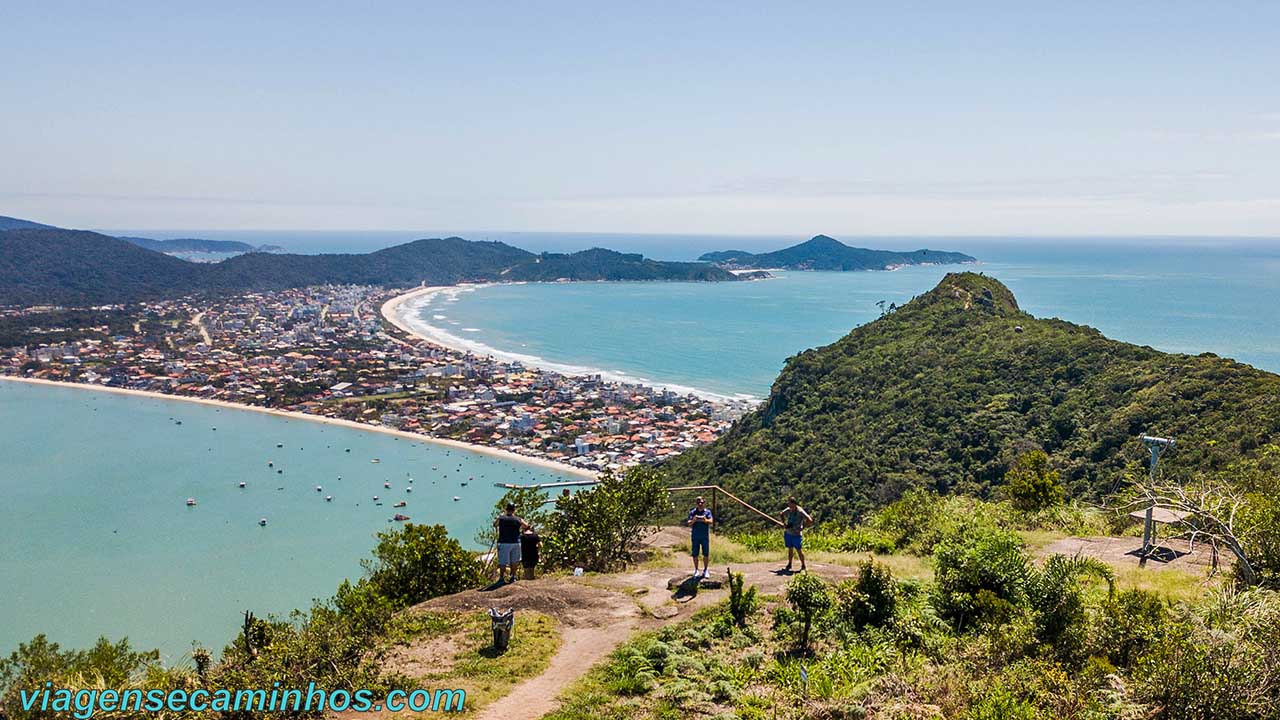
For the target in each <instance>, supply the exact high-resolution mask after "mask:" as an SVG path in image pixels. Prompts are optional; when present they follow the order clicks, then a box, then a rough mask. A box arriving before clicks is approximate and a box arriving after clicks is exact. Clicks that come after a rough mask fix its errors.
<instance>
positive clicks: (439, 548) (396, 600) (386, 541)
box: [361, 523, 485, 609]
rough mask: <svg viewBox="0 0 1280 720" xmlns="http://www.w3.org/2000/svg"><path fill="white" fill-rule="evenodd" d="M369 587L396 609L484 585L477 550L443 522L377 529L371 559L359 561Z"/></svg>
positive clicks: (482, 570) (482, 571) (482, 569)
mask: <svg viewBox="0 0 1280 720" xmlns="http://www.w3.org/2000/svg"><path fill="white" fill-rule="evenodd" d="M361 565H362V566H363V567H364V569H365V571H366V572H367V573H368V582H369V586H370V590H371V591H372V592H373V593H376V594H377V595H378V596H381V597H382V598H385V599H386V600H387V601H388V602H390V603H391V604H392V606H393V607H395V608H396V609H399V608H403V607H408V606H410V605H416V604H417V603H420V602H423V601H424V600H429V599H431V598H433V597H438V596H440V595H449V594H452V593H456V592H461V591H463V590H467V589H470V588H473V587H477V586H479V585H482V584H484V581H485V577H484V568H483V567H482V566H481V564H480V561H479V560H477V559H476V557H475V554H474V553H472V552H470V551H468V550H466V549H464V548H463V547H462V546H461V545H460V544H458V541H457V540H454V539H453V538H451V537H449V533H448V531H447V530H445V527H444V526H443V525H415V524H413V523H407V524H405V525H403V526H401V527H400V528H399V529H396V530H387V531H384V532H380V533H378V545H377V547H375V548H374V550H373V559H372V560H365V561H363V562H362V563H361Z"/></svg>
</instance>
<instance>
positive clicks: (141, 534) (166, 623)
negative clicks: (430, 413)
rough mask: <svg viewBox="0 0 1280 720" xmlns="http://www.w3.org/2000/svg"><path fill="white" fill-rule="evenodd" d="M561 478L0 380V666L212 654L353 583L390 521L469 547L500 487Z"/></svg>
mask: <svg viewBox="0 0 1280 720" xmlns="http://www.w3.org/2000/svg"><path fill="white" fill-rule="evenodd" d="M179 422H181V424H178V423H179ZM215 428H216V429H215ZM277 444H279V445H282V446H283V447H277ZM348 449H350V452H347V450H348ZM374 458H378V459H379V460H380V462H379V463H377V464H375V463H371V462H370V460H372V459H374ZM268 462H270V463H272V464H273V465H274V467H270V466H268ZM277 471H283V472H277ZM410 479H412V480H413V482H412V483H410ZM565 479H575V478H574V477H573V476H569V475H567V474H562V473H559V472H556V471H552V470H544V469H542V468H539V467H536V466H533V465H529V464H526V463H519V462H513V461H508V460H504V459H498V458H494V457H490V456H487V455H482V454H478V453H474V452H470V451H466V450H457V449H453V448H449V447H444V446H440V445H433V444H429V443H425V442H417V441H414V440H408V439H401V438H398V437H395V436H391V435H386V434H382V433H375V432H365V431H361V430H356V429H348V428H344V427H339V426H335V425H328V424H323V423H318V422H312V421H307V420H294V419H286V418H281V417H276V416H272V415H267V414H264V413H261V412H253V411H247V410H231V409H220V408H214V407H210V406H205V405H199V404H195V403H190V402H182V401H178V400H163V399H151V398H146V397H135V396H122V395H118V394H112V393H105V392H99V391H93V390H88V389H81V388H60V387H48V386H37V385H28V384H23V383H13V382H0V496H3V497H4V502H3V503H0V548H4V551H3V553H0V578H3V588H4V589H3V591H0V618H3V619H4V620H3V622H0V656H6V657H7V656H8V653H9V652H10V651H11V650H14V649H16V648H17V646H18V643H20V642H25V641H27V640H30V639H31V638H32V637H33V636H35V635H36V634H37V633H46V634H47V635H48V636H49V638H50V639H51V640H53V641H54V642H58V643H60V644H61V645H63V647H85V646H88V645H90V644H92V643H93V642H94V640H96V639H97V638H98V636H99V635H105V636H107V637H108V638H111V639H113V640H115V639H118V638H120V637H123V636H126V635H127V636H128V637H129V638H130V640H131V641H132V642H133V644H134V646H135V647H140V648H153V647H158V648H160V649H161V650H162V652H163V653H164V655H165V657H166V659H169V660H175V659H180V658H181V657H182V656H183V655H184V654H186V653H189V652H190V651H191V642H192V641H193V640H198V641H199V642H201V643H202V644H204V645H205V646H206V647H208V648H209V649H210V650H212V651H213V652H214V653H215V654H216V653H219V652H221V650H222V648H223V647H224V646H225V645H226V643H227V642H228V641H230V640H231V638H232V637H233V636H234V634H235V632H236V629H237V628H238V627H239V622H240V618H241V613H243V612H244V611H245V610H252V611H253V612H254V613H255V614H257V615H258V616H260V617H265V616H267V615H272V614H274V615H278V616H285V615H287V614H288V613H289V612H290V611H291V610H293V609H295V608H306V607H309V606H310V604H311V601H312V599H313V598H327V597H329V596H331V595H332V594H333V592H334V591H335V590H336V589H337V587H338V584H339V583H340V582H341V581H342V580H343V579H346V578H357V577H359V576H360V575H361V573H362V570H361V567H360V561H361V560H362V559H364V558H367V557H370V551H371V550H372V549H373V546H374V545H375V543H376V540H375V537H374V535H375V533H377V532H378V531H381V530H386V529H389V528H392V527H398V526H399V525H398V524H397V523H393V522H391V521H390V518H391V517H392V515H394V514H395V513H397V512H400V513H404V514H407V515H409V516H410V517H411V518H412V521H413V522H416V523H423V522H425V523H444V524H445V525H446V526H447V527H448V529H449V532H450V534H451V535H452V536H453V537H455V538H457V539H458V540H460V541H461V542H462V543H463V544H465V545H466V546H468V547H475V542H474V538H475V534H476V531H477V530H478V529H479V528H481V527H482V526H484V525H487V524H488V522H490V520H491V509H492V507H493V504H494V503H495V502H496V501H497V500H498V498H499V497H500V496H501V495H502V492H503V491H502V490H501V489H499V488H495V487H494V486H493V483H494V482H519V483H533V482H554V481H556V480H565ZM240 482H244V483H245V485H246V487H245V488H244V489H241V488H239V486H238V485H239V483H240ZM462 482H467V486H466V487H463V486H462V485H461V483H462ZM384 483H390V485H391V487H390V488H386V487H384ZM317 486H319V487H320V488H321V490H319V491H317V490H316V487H317ZM410 487H412V488H413V490H412V492H406V490H407V489H408V488H410ZM374 495H377V496H379V497H380V498H381V500H380V502H382V505H381V506H379V505H377V504H375V502H374V500H373V496H374ZM326 496H331V497H332V498H333V500H332V501H330V502H326V501H325V497H326ZM454 496H458V497H459V500H458V501H457V502H455V501H453V500H452V498H453V497H454ZM188 497H190V498H194V499H195V500H196V502H197V505H196V506H195V507H187V506H186V504H185V503H186V499H187V498H188ZM401 500H404V501H406V502H407V503H408V505H407V506H406V507H405V508H403V509H395V508H392V504H393V503H395V502H398V501H401ZM264 517H265V518H267V525H266V527H260V526H259V525H258V520H259V519H260V518H264Z"/></svg>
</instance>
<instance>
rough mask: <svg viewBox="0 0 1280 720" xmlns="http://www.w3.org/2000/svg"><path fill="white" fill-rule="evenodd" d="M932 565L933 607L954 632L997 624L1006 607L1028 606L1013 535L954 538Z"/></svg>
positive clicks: (1022, 561) (990, 532)
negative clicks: (992, 621)
mask: <svg viewBox="0 0 1280 720" xmlns="http://www.w3.org/2000/svg"><path fill="white" fill-rule="evenodd" d="M933 561H934V566H935V579H934V582H935V584H934V590H933V596H932V599H931V600H932V603H933V606H934V608H935V609H936V610H937V611H938V614H939V615H941V616H942V617H943V618H946V619H947V620H950V621H951V622H952V623H953V624H954V625H955V626H956V628H957V629H964V628H966V627H969V626H971V625H973V624H980V623H983V622H987V621H989V620H998V619H999V617H1000V616H1001V615H1002V614H1004V613H1005V612H1006V610H1007V608H1005V605H1008V606H1020V605H1023V604H1024V603H1025V601H1026V597H1027V581H1028V575H1029V567H1028V562H1027V556H1026V554H1025V553H1024V552H1023V551H1022V541H1021V540H1020V539H1019V538H1018V536H1017V535H1015V534H1014V533H1012V532H1009V531H1006V530H995V529H987V530H985V531H982V532H979V533H977V534H974V535H970V536H967V537H964V536H956V537H952V538H950V539H949V540H947V541H945V542H943V543H941V544H939V545H938V547H937V548H936V549H935V550H934V553H933Z"/></svg>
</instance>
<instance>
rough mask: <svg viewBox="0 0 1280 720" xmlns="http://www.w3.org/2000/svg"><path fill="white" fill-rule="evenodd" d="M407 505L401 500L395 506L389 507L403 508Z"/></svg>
mask: <svg viewBox="0 0 1280 720" xmlns="http://www.w3.org/2000/svg"><path fill="white" fill-rule="evenodd" d="M408 504H409V503H407V502H405V501H403V500H401V501H400V502H398V503H396V504H395V505H392V506H391V507H404V506H405V505H408Z"/></svg>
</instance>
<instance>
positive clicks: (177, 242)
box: [119, 235, 283, 253]
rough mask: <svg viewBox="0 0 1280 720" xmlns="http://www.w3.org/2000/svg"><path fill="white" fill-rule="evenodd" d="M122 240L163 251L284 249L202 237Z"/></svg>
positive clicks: (238, 251)
mask: <svg viewBox="0 0 1280 720" xmlns="http://www.w3.org/2000/svg"><path fill="white" fill-rule="evenodd" d="M119 238H120V239H121V240H125V241H127V242H131V243H133V244H134V245H137V246H138V247H144V248H146V249H148V250H155V251H156V252H162V253H192V252H195V253H249V252H279V251H281V250H283V248H280V247H278V246H275V245H262V246H258V245H250V244H249V243H246V242H240V241H239V240H204V239H202V238H173V239H171V240H152V239H151V238H144V237H128V236H124V235H121V236H119Z"/></svg>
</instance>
